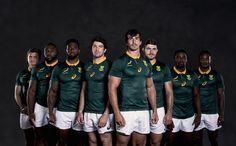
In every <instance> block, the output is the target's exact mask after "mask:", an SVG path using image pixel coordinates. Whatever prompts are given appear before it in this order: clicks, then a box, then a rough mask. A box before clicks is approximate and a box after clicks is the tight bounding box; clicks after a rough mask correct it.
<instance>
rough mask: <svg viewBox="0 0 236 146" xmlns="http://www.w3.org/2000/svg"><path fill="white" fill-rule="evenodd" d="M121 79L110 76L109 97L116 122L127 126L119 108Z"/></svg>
mask: <svg viewBox="0 0 236 146" xmlns="http://www.w3.org/2000/svg"><path fill="white" fill-rule="evenodd" d="M120 81H121V78H119V77H115V76H111V75H109V79H108V95H109V101H110V103H111V106H112V108H113V111H114V115H115V122H116V123H117V124H118V125H120V126H124V125H125V120H124V118H123V116H122V115H121V113H120V109H119V106H118V96H117V88H118V86H119V85H120Z"/></svg>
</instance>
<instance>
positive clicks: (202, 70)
mask: <svg viewBox="0 0 236 146" xmlns="http://www.w3.org/2000/svg"><path fill="white" fill-rule="evenodd" d="M198 71H199V72H200V73H201V74H209V73H210V71H211V66H209V67H208V68H203V67H201V66H200V67H199V68H198Z"/></svg>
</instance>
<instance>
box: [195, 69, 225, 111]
mask: <svg viewBox="0 0 236 146" xmlns="http://www.w3.org/2000/svg"><path fill="white" fill-rule="evenodd" d="M196 73H197V75H198V78H199V80H200V99H201V111H202V113H203V114H216V113H218V112H219V109H218V95H217V89H219V88H225V85H224V80H223V77H222V75H221V74H220V73H218V72H217V71H215V70H212V69H211V70H209V72H208V73H204V72H201V70H199V69H198V70H196Z"/></svg>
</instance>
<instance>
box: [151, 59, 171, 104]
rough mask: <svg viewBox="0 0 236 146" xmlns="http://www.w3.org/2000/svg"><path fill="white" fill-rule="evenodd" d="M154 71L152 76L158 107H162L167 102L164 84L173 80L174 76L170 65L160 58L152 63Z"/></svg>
mask: <svg viewBox="0 0 236 146" xmlns="http://www.w3.org/2000/svg"><path fill="white" fill-rule="evenodd" d="M152 73H153V76H152V78H153V82H154V85H155V88H156V93H157V94H156V95H157V97H156V98H157V100H156V102H157V103H156V104H157V107H158V108H160V107H163V106H164V102H165V88H164V84H165V82H168V81H172V76H171V73H170V69H169V67H168V66H167V65H165V64H164V63H162V62H160V61H158V60H157V61H156V62H155V63H154V64H153V65H152Z"/></svg>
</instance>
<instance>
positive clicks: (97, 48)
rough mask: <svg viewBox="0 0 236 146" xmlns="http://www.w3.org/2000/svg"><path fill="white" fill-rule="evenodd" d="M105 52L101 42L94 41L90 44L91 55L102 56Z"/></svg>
mask: <svg viewBox="0 0 236 146" xmlns="http://www.w3.org/2000/svg"><path fill="white" fill-rule="evenodd" d="M105 52H106V49H105V48H104V45H103V43H101V42H97V41H94V42H93V45H92V53H93V57H95V58H100V57H102V56H104V53H105Z"/></svg>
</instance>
